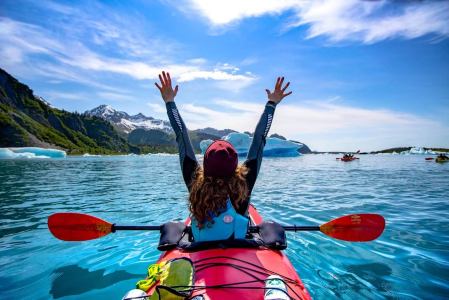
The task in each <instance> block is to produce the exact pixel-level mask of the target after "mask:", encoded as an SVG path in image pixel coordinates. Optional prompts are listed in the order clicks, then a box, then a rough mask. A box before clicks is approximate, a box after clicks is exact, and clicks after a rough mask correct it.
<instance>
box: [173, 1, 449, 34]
mask: <svg viewBox="0 0 449 300" xmlns="http://www.w3.org/2000/svg"><path fill="white" fill-rule="evenodd" d="M186 6H187V7H189V9H186V8H185V6H183V8H181V9H182V10H184V11H185V12H187V13H191V12H194V13H196V14H200V15H202V16H203V17H205V18H206V19H207V20H208V21H209V22H210V23H211V24H212V25H213V26H215V27H226V26H229V25H233V24H235V23H236V22H238V21H240V20H242V19H244V18H250V17H259V16H262V15H278V14H282V13H286V12H289V11H290V12H291V16H290V18H289V19H290V21H288V22H286V24H285V27H286V28H293V27H298V26H304V25H308V26H309V28H308V34H307V37H308V38H314V37H317V36H326V37H327V38H328V39H329V40H330V41H333V42H340V41H345V40H352V41H354V40H355V41H361V42H364V43H374V42H377V41H381V40H384V39H390V38H398V37H399V38H405V39H412V38H417V37H420V36H424V35H426V34H435V35H437V36H440V37H441V36H442V37H447V36H449V22H448V21H447V20H448V19H449V2H448V1H409V2H405V1H404V2H398V1H388V0H379V1H360V0H285V1H281V0H263V1H261V0H259V1H258V0H247V1H239V0H233V1H229V0H226V1H224V0H223V1H208V0H189V1H187V3H186ZM292 18H293V19H296V20H295V21H291V19H292Z"/></svg>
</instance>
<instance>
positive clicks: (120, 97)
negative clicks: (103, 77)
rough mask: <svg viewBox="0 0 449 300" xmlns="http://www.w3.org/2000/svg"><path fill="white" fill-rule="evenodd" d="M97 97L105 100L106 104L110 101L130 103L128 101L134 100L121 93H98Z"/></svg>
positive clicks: (128, 95)
mask: <svg viewBox="0 0 449 300" xmlns="http://www.w3.org/2000/svg"><path fill="white" fill-rule="evenodd" d="M97 95H98V96H99V97H100V98H102V99H105V100H107V101H108V102H110V101H130V100H135V99H134V97H133V96H132V95H130V94H123V93H117V92H113V93H111V92H98V93H97Z"/></svg>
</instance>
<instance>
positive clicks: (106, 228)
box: [48, 213, 112, 241]
mask: <svg viewBox="0 0 449 300" xmlns="http://www.w3.org/2000/svg"><path fill="white" fill-rule="evenodd" d="M48 229H50V232H51V233H52V234H53V235H54V236H55V237H56V238H58V239H60V240H63V241H87V240H93V239H96V238H99V237H102V236H104V235H107V234H109V233H111V230H112V224H111V223H108V222H106V221H104V220H102V219H99V218H96V217H93V216H89V215H85V214H79V213H56V214H53V215H51V216H50V217H48Z"/></svg>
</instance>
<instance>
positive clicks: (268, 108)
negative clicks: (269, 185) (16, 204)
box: [155, 71, 292, 242]
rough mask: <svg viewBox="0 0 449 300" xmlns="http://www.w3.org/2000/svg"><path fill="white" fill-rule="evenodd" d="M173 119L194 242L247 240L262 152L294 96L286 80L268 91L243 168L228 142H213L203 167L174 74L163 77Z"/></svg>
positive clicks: (279, 79) (162, 90)
mask: <svg viewBox="0 0 449 300" xmlns="http://www.w3.org/2000/svg"><path fill="white" fill-rule="evenodd" d="M159 80H160V84H161V85H159V84H158V83H155V85H156V87H157V88H158V89H159V91H160V92H161V96H162V99H163V100H164V102H165V104H166V108H167V114H168V118H169V120H170V124H171V126H172V127H173V130H174V131H175V134H176V141H177V143H178V148H179V158H180V160H181V169H182V175H183V177H184V181H185V183H186V185H187V189H188V190H189V210H190V213H191V219H192V226H191V227H192V233H193V237H194V240H195V241H197V242H198V241H212V240H225V239H229V238H235V239H244V238H245V235H246V232H247V229H248V224H249V221H248V218H247V217H246V215H247V212H248V206H249V201H250V195H251V191H252V189H253V187H254V184H255V182H256V178H257V174H258V173H259V169H260V163H261V162H262V156H263V148H264V146H265V142H266V137H267V134H268V131H269V129H270V126H271V122H272V120H273V114H274V110H275V108H276V105H277V104H279V102H281V101H282V99H284V98H285V97H286V96H288V95H290V94H291V93H292V92H288V93H285V91H286V89H287V88H288V86H289V85H290V82H287V84H286V85H285V86H284V87H283V82H284V77H278V78H277V81H276V85H275V88H274V91H273V92H270V91H269V90H268V89H267V90H265V91H266V92H267V96H268V100H269V101H268V102H267V104H266V105H265V110H264V112H263V114H262V116H261V118H260V120H259V123H258V124H257V127H256V130H255V132H254V136H253V141H252V144H251V146H250V148H249V151H248V157H247V159H246V161H245V162H244V163H243V164H242V165H241V166H238V164H237V163H238V157H237V152H236V151H235V149H234V147H233V146H232V145H231V144H230V143H228V142H226V141H223V140H217V141H215V142H213V143H212V144H211V145H210V146H209V147H208V148H207V150H206V152H205V154H204V160H203V167H201V166H200V165H199V164H198V162H197V160H196V158H195V153H194V151H193V148H192V145H191V143H190V139H189V136H188V132H187V128H186V126H185V124H184V122H183V120H182V118H181V116H180V114H179V112H178V110H177V108H176V104H175V101H174V100H175V97H176V94H177V93H178V85H176V87H175V89H174V90H173V88H172V82H171V78H170V74H169V73H168V72H167V73H165V72H164V71H163V72H162V74H160V75H159Z"/></svg>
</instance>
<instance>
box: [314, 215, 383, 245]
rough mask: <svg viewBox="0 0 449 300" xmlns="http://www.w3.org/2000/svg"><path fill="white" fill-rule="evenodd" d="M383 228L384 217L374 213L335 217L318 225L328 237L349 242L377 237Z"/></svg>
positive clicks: (364, 240)
mask: <svg viewBox="0 0 449 300" xmlns="http://www.w3.org/2000/svg"><path fill="white" fill-rule="evenodd" d="M384 228H385V219H384V218H383V217H382V216H381V215H376V214H357V215H348V216H344V217H340V218H337V219H335V220H332V221H330V222H327V223H325V224H323V225H321V226H320V231H321V232H322V233H324V234H326V235H328V236H330V237H333V238H336V239H339V240H343V241H350V242H368V241H372V240H375V239H377V238H378V237H379V236H380V235H381V234H382V232H383V231H384Z"/></svg>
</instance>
